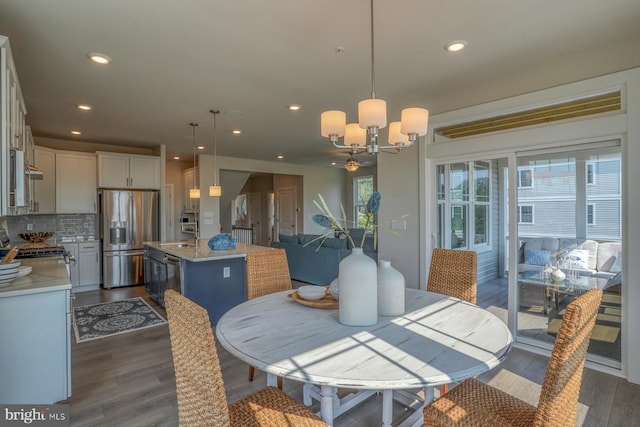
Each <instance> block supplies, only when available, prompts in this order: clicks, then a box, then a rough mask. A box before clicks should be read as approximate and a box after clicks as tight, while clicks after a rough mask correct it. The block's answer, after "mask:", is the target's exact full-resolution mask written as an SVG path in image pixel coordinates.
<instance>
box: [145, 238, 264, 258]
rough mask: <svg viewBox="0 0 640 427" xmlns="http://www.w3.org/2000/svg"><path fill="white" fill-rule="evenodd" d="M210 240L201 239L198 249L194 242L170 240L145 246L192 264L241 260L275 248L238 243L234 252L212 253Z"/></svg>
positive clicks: (148, 243) (147, 243)
mask: <svg viewBox="0 0 640 427" xmlns="http://www.w3.org/2000/svg"><path fill="white" fill-rule="evenodd" d="M207 242H208V239H201V240H200V242H199V244H198V247H195V246H194V243H193V240H170V241H163V242H159V241H157V242H144V243H143V244H144V245H145V246H148V247H150V248H154V249H157V250H159V251H162V252H166V253H168V254H169V255H173V256H175V257H177V258H181V259H184V260H187V261H191V262H201V261H217V260H221V259H229V258H239V257H245V256H247V253H249V252H254V251H269V250H273V248H270V247H267V246H258V245H245V244H243V243H238V244H237V245H236V249H234V250H230V249H229V250H224V251H212V250H211V249H209V246H208V245H207ZM181 243H182V244H184V243H187V244H190V245H192V246H188V247H179V246H178V244H181Z"/></svg>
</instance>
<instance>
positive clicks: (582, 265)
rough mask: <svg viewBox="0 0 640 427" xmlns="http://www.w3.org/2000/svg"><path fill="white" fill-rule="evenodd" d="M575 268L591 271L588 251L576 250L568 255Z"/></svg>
mask: <svg viewBox="0 0 640 427" xmlns="http://www.w3.org/2000/svg"><path fill="white" fill-rule="evenodd" d="M567 258H568V259H569V261H570V262H571V264H572V266H573V267H574V268H579V269H581V270H588V269H589V251H587V250H586V249H574V250H572V251H571V252H569V254H568V255H567Z"/></svg>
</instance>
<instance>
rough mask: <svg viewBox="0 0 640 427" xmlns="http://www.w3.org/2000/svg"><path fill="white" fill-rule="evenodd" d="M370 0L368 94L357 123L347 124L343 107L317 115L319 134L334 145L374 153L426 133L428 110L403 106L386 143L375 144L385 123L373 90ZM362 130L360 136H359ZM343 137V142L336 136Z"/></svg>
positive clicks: (393, 149)
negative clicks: (369, 75)
mask: <svg viewBox="0 0 640 427" xmlns="http://www.w3.org/2000/svg"><path fill="white" fill-rule="evenodd" d="M373 34H374V31H373V0H371V98H369V99H365V100H363V101H360V102H359V103H358V123H351V124H348V125H347V115H346V114H345V113H344V111H339V110H330V111H325V112H323V113H322V115H321V116H320V127H321V134H322V136H324V137H326V138H329V140H330V141H331V143H332V144H333V146H334V147H336V148H344V149H348V150H351V152H352V153H354V152H355V153H360V152H366V153H369V154H377V153H379V152H380V151H383V152H393V153H399V152H400V150H401V149H403V148H406V147H410V146H412V145H413V144H414V143H415V142H416V141H417V139H418V137H420V136H424V135H426V134H427V126H428V122H429V111H427V110H426V109H424V108H405V109H404V110H402V115H401V120H400V121H399V122H392V123H391V124H390V125H389V141H388V144H389V145H383V146H381V145H379V144H378V130H379V129H383V128H385V127H386V126H387V102H386V101H384V100H382V99H376V90H375V67H374V63H375V50H374V39H373ZM356 128H359V132H360V133H359V134H356V132H357V131H356ZM362 134H364V139H363V137H362ZM342 137H344V143H343V144H340V143H339V138H342Z"/></svg>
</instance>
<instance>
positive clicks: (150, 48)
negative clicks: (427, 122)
mask: <svg viewBox="0 0 640 427" xmlns="http://www.w3.org/2000/svg"><path fill="white" fill-rule="evenodd" d="M374 7H375V48H376V49H375V59H376V64H375V71H376V92H377V96H378V97H379V98H382V99H385V100H386V101H387V106H388V120H389V121H395V120H399V118H400V111H401V109H402V108H403V107H407V106H419V107H424V108H427V109H429V110H430V113H431V114H432V115H433V114H435V113H438V112H443V111H448V110H451V109H455V108H460V107H464V106H468V105H474V104H478V103H481V102H486V101H490V100H494V99H499V98H504V97H507V96H512V95H516V94H520V93H526V92H530V91H534V90H538V89H542V88H546V87H551V86H555V85H559V84H563V83H567V82H572V81H577V80H582V79H585V78H589V77H594V76H597V75H602V74H607V73H610V72H614V71H620V70H624V69H629V68H633V67H637V66H640V55H639V54H638V52H640V25H638V22H640V2H639V1H638V0H607V1H602V0H563V1H557V0H536V1H532V0H529V1H526V0H522V1H517V2H514V1H512V0H485V1H476V0H457V1H451V0H450V1H444V0H437V1H436V0H430V1H425V0H396V1H389V0H387V1H384V0H375V2H374ZM369 20H370V16H369V2H368V1H367V0H350V1H344V0H323V1H320V0H316V1H311V0H278V1H257V0H233V1H222V0H207V1H205V0H183V1H175V0H171V1H169V0H135V1H131V0H110V1H99V2H97V1H86V0H56V1H51V0H0V34H2V35H6V36H8V37H9V40H10V44H11V48H12V51H13V56H14V59H15V62H16V67H17V71H18V77H19V79H20V84H21V86H22V92H23V94H24V97H25V101H26V105H27V110H28V116H27V123H28V124H30V125H31V127H32V131H33V133H34V135H35V136H42V137H50V138H58V139H68V140H72V139H77V140H79V141H84V142H94V143H106V144H113V145H128V146H136V147H150V146H157V145H158V144H166V147H167V156H168V157H169V156H173V155H176V154H177V155H181V156H183V157H185V158H189V156H191V154H192V137H191V128H190V126H189V123H190V122H198V123H200V126H199V127H198V128H197V132H196V143H197V144H198V145H205V146H206V149H205V150H204V152H205V153H208V154H212V153H213V147H212V145H213V117H212V115H211V114H210V113H209V110H210V109H212V108H216V109H219V110H221V114H220V115H219V116H218V131H217V141H218V144H217V146H218V150H217V151H218V155H222V156H231V157H241V158H252V159H258V160H268V161H276V155H279V154H280V155H283V156H284V159H283V160H282V161H285V162H291V163H299V164H308V165H317V166H327V167H330V166H329V164H330V162H331V161H338V162H341V164H343V163H344V160H345V159H346V158H347V157H348V155H347V153H344V152H341V151H339V150H336V149H333V148H332V147H331V145H330V143H329V142H328V141H327V140H326V139H324V138H323V137H322V136H321V135H320V113H321V112H322V111H324V110H328V109H341V110H344V111H346V113H347V120H348V121H349V122H354V121H357V103H358V101H360V100H362V99H365V98H368V97H369V94H370V91H371V78H370V21H369ZM456 39H463V40H466V41H468V43H469V44H468V46H467V49H465V50H464V51H462V52H459V53H456V54H451V53H448V52H446V51H445V49H444V48H443V46H444V45H445V43H447V42H449V41H452V40H456ZM337 48H343V51H342V52H341V53H338V52H337ZM90 52H100V53H104V54H106V55H108V56H109V57H111V58H112V60H113V62H112V63H111V64H110V65H107V66H101V65H97V64H94V63H92V62H90V61H89V60H88V59H87V54H88V53H90ZM79 103H88V104H91V105H92V106H93V111H91V112H80V111H78V110H77V109H76V108H75V106H76V105H77V104H79ZM289 104H300V105H301V107H302V108H301V109H300V110H299V111H297V112H292V111H289V110H288V109H287V105H289ZM236 128H238V129H241V130H242V133H241V134H240V135H233V134H232V133H231V131H232V129H236ZM71 129H78V130H80V131H81V132H82V135H80V136H72V135H70V130H71ZM363 156H366V155H363ZM221 166H222V165H221Z"/></svg>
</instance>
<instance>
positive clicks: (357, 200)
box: [352, 175, 377, 228]
mask: <svg viewBox="0 0 640 427" xmlns="http://www.w3.org/2000/svg"><path fill="white" fill-rule="evenodd" d="M368 179H370V180H371V183H372V187H371V188H372V189H373V191H376V188H375V180H374V179H373V175H362V176H356V177H354V178H353V225H352V227H353V228H357V227H358V209H359V208H360V207H365V208H366V203H367V200H365V201H364V202H362V201H361V200H360V197H359V196H360V194H359V192H358V182H359V181H364V180H368ZM363 203H364V204H363ZM376 216H377V215H376ZM376 221H377V218H374V222H376Z"/></svg>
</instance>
